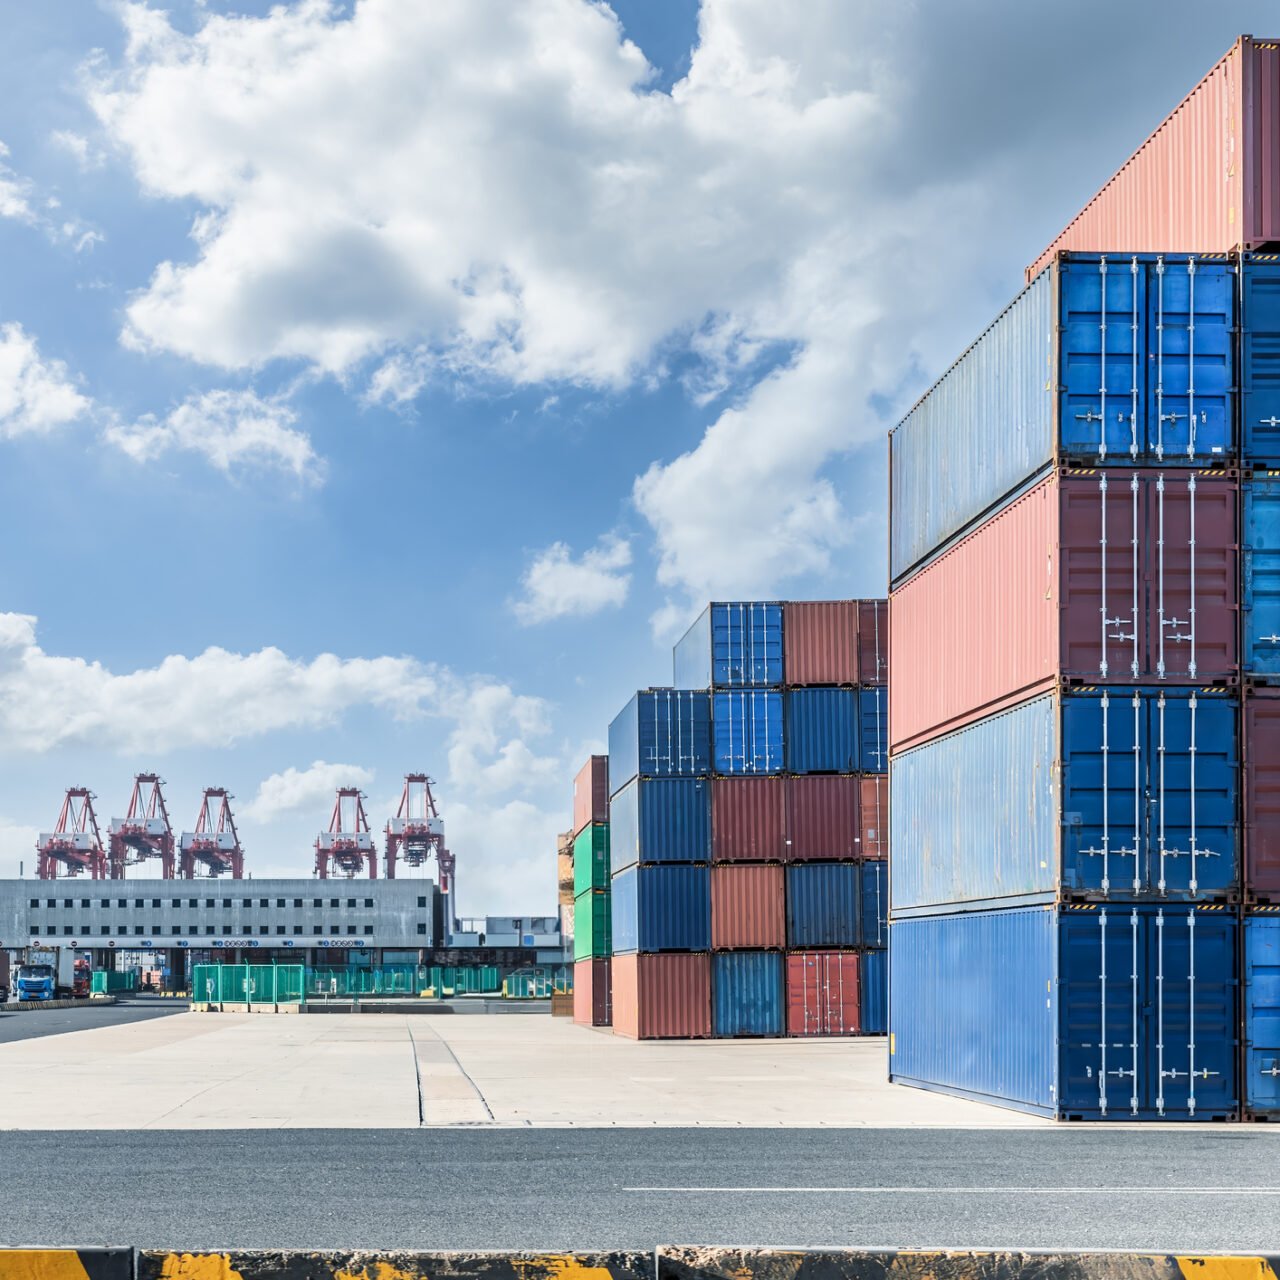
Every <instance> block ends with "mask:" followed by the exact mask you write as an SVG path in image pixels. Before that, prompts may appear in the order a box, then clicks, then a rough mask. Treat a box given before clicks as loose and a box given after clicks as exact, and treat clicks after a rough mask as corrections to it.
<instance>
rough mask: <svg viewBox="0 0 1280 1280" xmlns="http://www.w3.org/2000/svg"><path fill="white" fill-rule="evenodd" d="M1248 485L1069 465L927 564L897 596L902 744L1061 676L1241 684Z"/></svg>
mask: <svg viewBox="0 0 1280 1280" xmlns="http://www.w3.org/2000/svg"><path fill="white" fill-rule="evenodd" d="M1238 489H1239V486H1238V484H1237V482H1236V481H1235V480H1233V479H1227V478H1224V477H1222V476H1220V475H1218V474H1207V473H1197V472H1191V471H1173V470H1164V469H1159V470H1157V469H1142V470H1137V469H1135V470H1131V471H1125V472H1123V473H1118V472H1116V471H1108V470H1085V471H1078V472H1073V471H1069V470H1062V471H1057V472H1054V473H1052V474H1051V475H1049V476H1048V477H1047V478H1046V479H1045V480H1043V481H1041V482H1040V483H1039V484H1038V485H1036V486H1035V487H1034V488H1033V489H1031V490H1029V491H1028V492H1027V493H1025V494H1023V495H1022V496H1021V497H1018V498H1016V499H1015V500H1014V501H1012V502H1011V503H1009V504H1008V505H1007V506H1005V507H1004V508H1002V509H1001V510H1000V511H998V512H997V513H996V514H995V515H993V516H992V517H991V518H990V519H989V520H987V521H986V522H985V523H984V524H982V525H980V526H979V527H978V528H977V529H975V530H974V531H973V532H972V533H970V534H969V535H968V536H967V537H966V538H963V539H962V540H961V541H960V542H958V543H957V544H956V545H955V546H954V547H952V548H951V549H950V550H949V551H947V552H945V553H944V554H942V555H941V556H939V557H938V559H936V560H935V561H933V562H932V563H931V564H928V565H926V566H925V568H923V569H922V570H921V571H920V572H919V573H917V574H916V575H915V576H914V577H912V578H909V579H908V580H907V582H906V583H905V584H904V585H903V586H901V587H899V588H898V590H897V591H895V592H894V593H893V594H892V595H891V596H890V611H891V618H892V630H891V638H892V651H891V665H892V667H893V671H894V679H893V682H892V684H891V685H890V686H889V728H890V732H891V735H892V740H891V747H892V749H893V750H894V751H895V752H896V751H902V750H905V749H906V748H908V747H911V746H915V745H918V744H919V743H921V742H923V741H926V740H927V739H928V738H930V737H933V736H935V735H937V734H940V733H944V732H948V731H950V730H951V729H956V728H960V727H962V726H963V725H965V724H968V723H970V722H972V721H974V720H978V719H981V718H982V717H984V716H988V715H991V714H994V713H995V712H996V711H999V710H1002V709H1003V708H1005V707H1009V706H1012V705H1014V704H1015V703H1018V702H1022V701H1024V700H1025V699H1027V698H1028V697H1030V696H1031V695H1032V694H1034V693H1037V692H1041V691H1043V690H1044V689H1047V688H1049V687H1050V686H1052V685H1053V684H1054V683H1055V682H1057V681H1058V680H1060V679H1062V680H1067V681H1069V682H1074V683H1079V684H1091V685H1106V684H1144V685H1159V684H1178V685H1192V684H1208V683H1223V682H1234V681H1235V680H1236V679H1237V678H1238V675H1239V644H1238V639H1237V634H1236V619H1237V613H1238V605H1239V582H1240V552H1239V546H1238V542H1239V533H1238V528H1239V516H1238V510H1237V507H1238ZM1135 535H1136V544H1135Z"/></svg>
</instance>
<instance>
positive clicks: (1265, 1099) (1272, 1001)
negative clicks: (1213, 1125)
mask: <svg viewBox="0 0 1280 1280" xmlns="http://www.w3.org/2000/svg"><path fill="white" fill-rule="evenodd" d="M1244 1043H1245V1056H1244V1105H1245V1110H1246V1111H1247V1112H1248V1113H1249V1114H1250V1115H1253V1116H1259V1115H1266V1114H1269V1115H1270V1116H1272V1117H1280V915H1276V914H1271V913H1268V914H1266V915H1254V916H1246V917H1245V922H1244Z"/></svg>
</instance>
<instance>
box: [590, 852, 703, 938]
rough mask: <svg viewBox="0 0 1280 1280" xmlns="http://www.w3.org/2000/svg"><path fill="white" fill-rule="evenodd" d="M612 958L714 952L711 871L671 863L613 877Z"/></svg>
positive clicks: (637, 869) (638, 868) (701, 867)
mask: <svg viewBox="0 0 1280 1280" xmlns="http://www.w3.org/2000/svg"><path fill="white" fill-rule="evenodd" d="M612 890H613V953H614V955H623V954H625V953H626V952H629V951H710V950H711V868H710V867H709V866H690V865H688V864H680V863H669V864H660V865H657V866H640V867H629V868H628V869H627V870H626V871H623V872H620V873H619V874H618V875H616V876H614V877H613V882H612Z"/></svg>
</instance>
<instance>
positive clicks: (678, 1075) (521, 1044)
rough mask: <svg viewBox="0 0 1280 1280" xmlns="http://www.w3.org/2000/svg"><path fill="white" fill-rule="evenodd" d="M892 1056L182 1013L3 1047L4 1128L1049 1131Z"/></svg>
mask: <svg viewBox="0 0 1280 1280" xmlns="http://www.w3.org/2000/svg"><path fill="white" fill-rule="evenodd" d="M22 1016H36V1017H39V1016H42V1015H38V1014H37V1015H22ZM885 1055H886V1046H885V1041H884V1040H883V1039H874V1040H777V1041H749V1040H741V1041H732V1040H729V1041H726V1040H709V1041H691V1042H647V1043H636V1042H635V1041H629V1040H624V1039H622V1038H621V1037H618V1036H613V1035H610V1034H607V1033H604V1032H601V1031H595V1030H590V1029H587V1028H584V1027H577V1026H575V1025H573V1024H572V1023H571V1022H569V1021H568V1020H567V1019H559V1018H554V1019H553V1018H550V1017H526V1018H498V1017H494V1018H460V1017H456V1016H454V1017H451V1016H430V1015H416V1016H397V1015H385V1014H383V1015H371V1014H358V1015H354V1014H347V1015H343V1014H335V1015H329V1016H326V1017H312V1016H305V1015H304V1016H283V1015H282V1016H272V1015H257V1014H255V1015H247V1014H212V1013H188V1014H185V1015H183V1016H181V1017H169V1018H158V1019H153V1020H149V1021H143V1022H134V1023H131V1024H129V1025H117V1026H106V1027H101V1028H98V1029H95V1030H87V1031H81V1032H76V1033H72V1034H67V1035H60V1036H56V1037H52V1038H49V1039H41V1040H27V1041H23V1042H18V1043H10V1044H0V1078H3V1079H4V1080H5V1082H6V1087H5V1088H4V1089H3V1090H0V1129H53V1128H59V1129H166V1128H171V1129H252V1128H277V1127H285V1128H409V1129H412V1128H417V1127H419V1126H420V1125H425V1126H428V1127H432V1126H450V1125H467V1126H471V1125H494V1124H496V1125H521V1126H524V1125H538V1126H541V1125H608V1126H618V1125H666V1126H671V1125H753V1126H761V1125H780V1126H824V1125H838V1126H867V1125H894V1126H898V1125H900V1126H907V1127H911V1126H919V1125H925V1126H928V1125H963V1126H968V1127H994V1128H1016V1127H1026V1126H1029V1125H1030V1126H1043V1125H1046V1124H1047V1123H1048V1122H1046V1121H1040V1120H1037V1119H1035V1118H1033V1117H1028V1116H1023V1115H1020V1114H1018V1113H1016V1112H1010V1111H1004V1110H1001V1109H999V1108H995V1107H987V1106H984V1105H982V1104H980V1103H975V1102H967V1101H964V1100H961V1099H956V1098H947V1097H943V1096H942V1095H939V1094H929V1093H924V1092H921V1091H919V1090H914V1089H903V1088H898V1087H893V1086H890V1085H889V1084H888V1083H887V1082H886V1080H885V1073H886V1058H885Z"/></svg>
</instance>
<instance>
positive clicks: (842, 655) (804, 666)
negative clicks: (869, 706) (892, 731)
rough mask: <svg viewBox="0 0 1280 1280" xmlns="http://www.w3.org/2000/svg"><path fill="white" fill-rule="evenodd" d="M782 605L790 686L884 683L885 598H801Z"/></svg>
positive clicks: (785, 666) (785, 667)
mask: <svg viewBox="0 0 1280 1280" xmlns="http://www.w3.org/2000/svg"><path fill="white" fill-rule="evenodd" d="M783 608H784V611H785V612H784V625H783V631H782V642H783V671H784V680H785V683H787V684H789V685H815V684H820V685H831V684H835V685H855V684H884V683H885V682H886V680H887V678H888V667H889V602H888V601H887V600H799V601H788V602H787V604H785V605H784V606H783Z"/></svg>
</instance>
